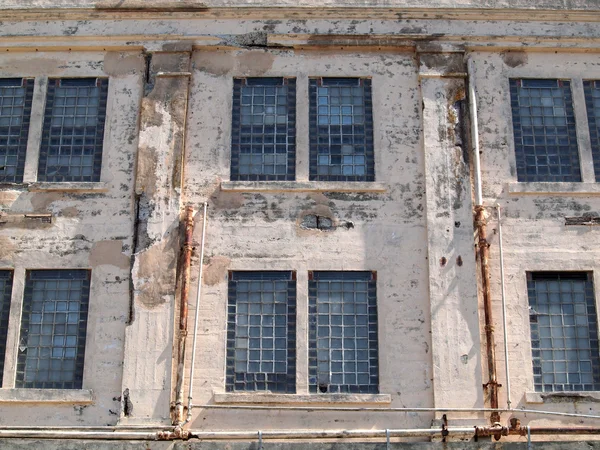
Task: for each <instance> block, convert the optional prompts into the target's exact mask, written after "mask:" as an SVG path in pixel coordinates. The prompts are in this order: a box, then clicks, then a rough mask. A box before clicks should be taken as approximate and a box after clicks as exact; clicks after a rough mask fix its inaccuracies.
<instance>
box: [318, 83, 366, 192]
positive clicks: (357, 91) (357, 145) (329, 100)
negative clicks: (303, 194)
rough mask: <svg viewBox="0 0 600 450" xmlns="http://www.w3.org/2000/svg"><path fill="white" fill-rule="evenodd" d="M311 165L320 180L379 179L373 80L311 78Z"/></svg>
mask: <svg viewBox="0 0 600 450" xmlns="http://www.w3.org/2000/svg"><path fill="white" fill-rule="evenodd" d="M309 95H310V110H309V111H310V112H309V127H310V168H309V178H310V180H316V181H375V157H374V151H373V104H372V100H371V80H369V79H364V78H315V79H311V80H310V85H309Z"/></svg>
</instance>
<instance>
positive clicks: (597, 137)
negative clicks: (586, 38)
mask: <svg viewBox="0 0 600 450" xmlns="http://www.w3.org/2000/svg"><path fill="white" fill-rule="evenodd" d="M583 90H584V93H585V105H586V107H587V113H588V123H589V127H590V139H591V143H592V155H593V158H594V172H595V174H596V182H600V81H584V82H583Z"/></svg>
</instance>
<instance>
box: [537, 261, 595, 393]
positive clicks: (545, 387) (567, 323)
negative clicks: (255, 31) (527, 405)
mask: <svg viewBox="0 0 600 450" xmlns="http://www.w3.org/2000/svg"><path fill="white" fill-rule="evenodd" d="M527 287H528V295H529V321H530V324H531V347H532V352H533V379H534V385H535V390H536V391H538V392H563V391H597V390H600V360H599V358H600V354H599V353H598V320H597V315H596V305H595V299H594V287H593V284H592V274H591V273H572V272H567V273H563V272H538V273H529V274H527Z"/></svg>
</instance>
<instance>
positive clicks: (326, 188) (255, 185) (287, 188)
mask: <svg viewBox="0 0 600 450" xmlns="http://www.w3.org/2000/svg"><path fill="white" fill-rule="evenodd" d="M221 190H222V191H224V192H382V193H383V192H386V191H387V187H386V185H385V184H383V183H369V182H365V183H362V182H358V183H355V182H346V181H340V182H337V181H222V182H221Z"/></svg>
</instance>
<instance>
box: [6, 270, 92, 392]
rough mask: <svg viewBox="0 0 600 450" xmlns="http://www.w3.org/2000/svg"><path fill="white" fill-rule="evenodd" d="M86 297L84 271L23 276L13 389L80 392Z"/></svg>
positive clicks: (87, 283) (87, 282) (33, 272)
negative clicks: (48, 389)
mask: <svg viewBox="0 0 600 450" xmlns="http://www.w3.org/2000/svg"><path fill="white" fill-rule="evenodd" d="M89 294H90V271H89V270H30V271H28V272H27V279H26V281H25V294H24V298H23V314H22V318H21V335H20V340H19V356H18V360H17V378H16V383H15V385H16V387H21V388H50V389H81V387H82V382H83V362H84V353H85V341H86V329H87V316H88V304H89Z"/></svg>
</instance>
